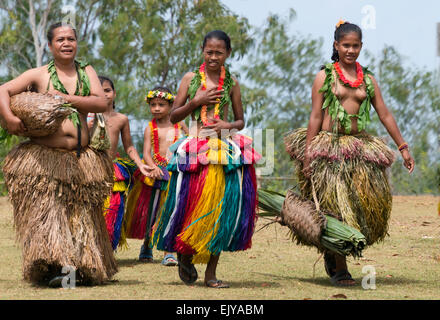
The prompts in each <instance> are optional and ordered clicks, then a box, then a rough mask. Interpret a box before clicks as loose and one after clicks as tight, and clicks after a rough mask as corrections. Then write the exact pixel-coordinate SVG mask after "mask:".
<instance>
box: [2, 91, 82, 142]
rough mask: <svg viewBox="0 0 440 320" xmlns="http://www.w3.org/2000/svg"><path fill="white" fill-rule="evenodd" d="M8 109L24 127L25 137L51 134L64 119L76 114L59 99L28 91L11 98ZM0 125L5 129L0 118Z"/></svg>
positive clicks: (4, 124)
mask: <svg viewBox="0 0 440 320" xmlns="http://www.w3.org/2000/svg"><path fill="white" fill-rule="evenodd" d="M10 108H11V111H12V113H13V114H14V115H15V116H17V117H18V118H20V120H21V121H22V122H23V124H24V126H25V127H26V132H25V133H24V134H23V135H24V136H27V137H43V136H48V135H50V134H53V133H55V132H56V131H57V130H58V128H59V126H60V125H61V123H62V122H63V121H64V119H66V117H68V116H69V115H70V114H72V113H73V112H77V111H76V110H75V109H74V108H72V107H70V105H69V104H67V103H66V101H64V99H63V98H61V97H55V96H52V95H50V94H47V93H36V92H29V91H26V92H22V93H19V94H17V95H14V96H12V97H11V102H10ZM0 124H1V126H2V127H3V128H6V123H5V122H4V120H3V119H1V118H0Z"/></svg>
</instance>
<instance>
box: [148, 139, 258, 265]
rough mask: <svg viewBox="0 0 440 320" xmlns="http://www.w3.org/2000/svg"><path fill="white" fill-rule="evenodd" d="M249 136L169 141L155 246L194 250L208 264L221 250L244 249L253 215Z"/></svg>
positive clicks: (252, 158) (254, 185)
mask: <svg viewBox="0 0 440 320" xmlns="http://www.w3.org/2000/svg"><path fill="white" fill-rule="evenodd" d="M251 144H252V140H251V139H250V138H248V137H245V136H242V135H235V136H234V137H232V138H228V139H226V140H220V139H217V138H195V137H188V138H183V139H180V140H179V141H177V142H176V143H175V144H174V145H172V146H171V148H170V150H171V151H172V152H173V154H174V155H173V158H172V159H171V161H170V163H169V165H168V167H167V169H168V170H169V171H171V172H172V175H171V179H170V183H169V189H168V190H169V191H168V195H167V198H166V201H165V204H164V206H163V208H162V210H161V212H160V215H159V216H158V219H157V221H156V225H155V226H154V230H153V236H152V242H153V245H157V248H158V249H159V250H165V251H170V252H175V251H177V252H179V253H182V254H191V255H193V263H207V262H208V261H209V259H210V256H211V255H218V254H220V252H221V251H238V250H246V249H248V248H250V247H251V239H252V235H253V231H254V227H255V222H256V219H257V215H256V209H257V193H256V190H257V181H256V175H255V169H254V163H255V162H256V161H258V159H259V158H260V155H259V154H257V153H256V152H255V151H254V150H253V148H252V147H251Z"/></svg>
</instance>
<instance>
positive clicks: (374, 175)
mask: <svg viewBox="0 0 440 320" xmlns="http://www.w3.org/2000/svg"><path fill="white" fill-rule="evenodd" d="M306 134H307V129H305V128H300V129H297V130H294V131H293V132H291V133H289V134H288V135H287V136H286V137H285V139H284V143H285V146H286V150H287V152H288V153H289V154H290V156H291V157H292V159H293V160H294V161H295V164H296V173H297V177H298V180H299V187H300V189H301V193H302V196H303V197H305V198H307V199H310V200H312V201H313V197H312V188H311V181H312V182H313V184H314V187H315V190H316V194H317V198H318V201H319V205H320V208H321V209H322V210H325V211H328V212H332V213H334V214H336V215H337V216H338V218H339V219H340V220H342V221H343V222H345V223H347V224H348V225H350V226H352V227H354V228H356V229H357V230H359V231H360V232H361V233H362V234H363V235H364V236H365V238H366V240H367V244H368V245H371V244H373V243H375V242H378V241H381V240H383V239H384V238H385V236H386V235H387V231H388V220H389V218H390V214H391V207H392V196H391V191H390V186H389V183H388V177H387V175H386V168H388V167H390V166H391V164H392V163H393V161H394V153H393V151H392V150H391V149H390V148H389V147H388V146H387V145H386V144H385V143H384V142H383V141H382V140H380V139H379V138H376V137H373V136H371V135H368V134H366V133H361V134H358V135H339V136H337V135H335V134H333V133H330V132H327V131H321V132H320V133H318V135H317V136H316V137H315V138H313V140H312V142H311V143H310V147H309V152H310V155H311V159H312V161H311V167H312V170H313V171H312V176H311V179H306V178H305V177H304V175H303V173H302V169H303V161H304V149H305V144H306Z"/></svg>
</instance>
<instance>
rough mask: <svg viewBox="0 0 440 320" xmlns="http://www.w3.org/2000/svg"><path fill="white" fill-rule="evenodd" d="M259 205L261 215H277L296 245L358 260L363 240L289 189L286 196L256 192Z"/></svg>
mask: <svg viewBox="0 0 440 320" xmlns="http://www.w3.org/2000/svg"><path fill="white" fill-rule="evenodd" d="M258 201H259V202H258V205H259V207H260V208H262V209H263V211H264V215H266V216H268V215H274V216H277V219H276V221H277V222H279V223H280V224H281V225H284V226H287V227H288V228H289V229H290V231H291V236H292V240H294V241H296V242H297V244H301V245H306V246H313V247H316V248H317V249H318V251H321V252H323V251H325V250H330V251H332V252H336V253H339V254H341V255H346V256H348V255H352V256H353V257H361V256H362V250H363V249H364V248H365V246H366V240H365V237H364V236H363V235H362V234H361V233H360V232H359V231H357V230H356V229H354V228H352V227H350V226H348V225H347V224H345V223H343V222H341V221H339V220H338V219H336V218H335V217H334V214H333V213H331V212H323V211H321V210H320V209H319V208H318V209H317V208H316V205H315V203H314V202H312V201H310V200H307V199H304V198H302V197H301V196H299V195H297V194H296V193H295V192H294V191H293V190H289V191H288V192H287V194H286V196H283V195H282V194H280V193H277V192H273V191H269V190H264V189H259V190H258Z"/></svg>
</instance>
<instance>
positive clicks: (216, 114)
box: [199, 63, 226, 126]
mask: <svg viewBox="0 0 440 320" xmlns="http://www.w3.org/2000/svg"><path fill="white" fill-rule="evenodd" d="M205 67H206V63H203V64H202V65H201V66H200V69H199V72H200V76H201V86H202V90H206V74H205ZM225 77H226V71H225V67H224V66H222V67H221V70H220V77H219V79H218V85H217V90H222V89H223V84H224V83H225ZM207 109H208V106H206V105H204V106H202V110H201V112H200V119H201V120H202V123H203V125H204V126H207V125H209V123H208V118H207V115H206V113H207ZM214 119H220V99H217V103H216V104H215V106H214Z"/></svg>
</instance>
